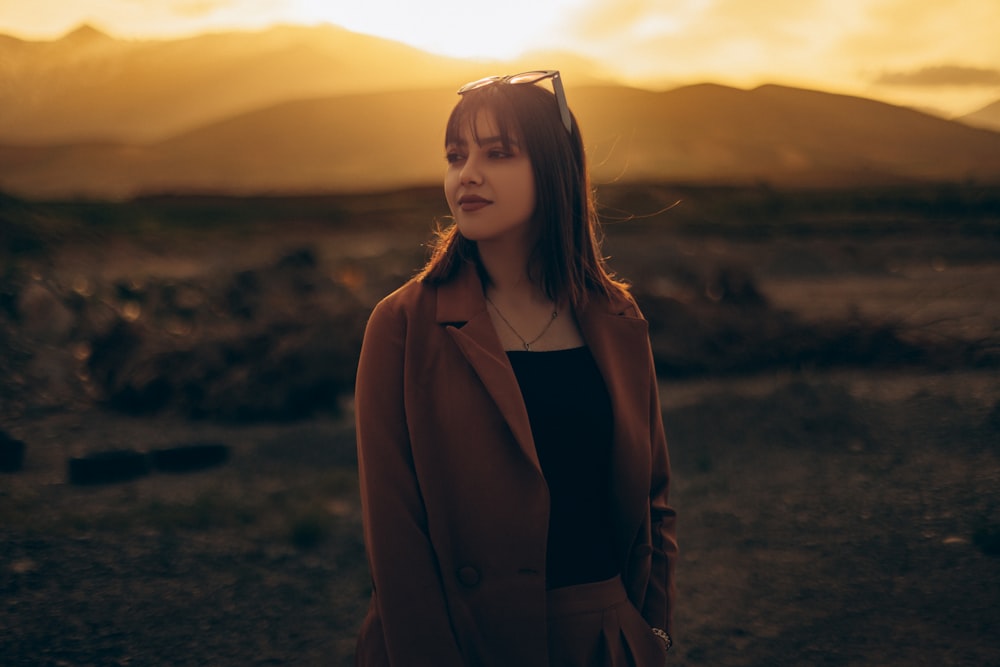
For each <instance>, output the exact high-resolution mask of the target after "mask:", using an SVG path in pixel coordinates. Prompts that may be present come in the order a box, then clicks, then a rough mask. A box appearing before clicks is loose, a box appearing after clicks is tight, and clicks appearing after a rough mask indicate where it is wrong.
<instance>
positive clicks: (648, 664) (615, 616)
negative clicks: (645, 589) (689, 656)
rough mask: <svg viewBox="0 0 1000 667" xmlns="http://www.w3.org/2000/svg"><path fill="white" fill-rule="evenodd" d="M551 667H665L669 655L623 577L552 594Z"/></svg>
mask: <svg viewBox="0 0 1000 667" xmlns="http://www.w3.org/2000/svg"><path fill="white" fill-rule="evenodd" d="M547 603H548V606H547V609H548V631H549V632H548V635H549V665H551V667H663V665H664V664H665V663H666V657H667V656H666V649H665V648H664V646H663V642H662V641H661V640H660V639H659V637H657V636H656V635H654V634H653V632H652V631H651V630H650V627H649V625H648V624H647V623H646V620H645V619H644V618H643V617H642V614H640V613H639V611H638V610H637V609H636V608H635V606H634V605H633V604H632V603H631V602H630V601H629V599H628V596H627V595H626V594H625V588H624V587H623V586H622V581H621V578H620V577H614V578H612V579H608V580H607V581H598V582H594V583H592V584H580V585H578V586H566V587H565V588H556V589H553V590H551V591H549V592H548V599H547Z"/></svg>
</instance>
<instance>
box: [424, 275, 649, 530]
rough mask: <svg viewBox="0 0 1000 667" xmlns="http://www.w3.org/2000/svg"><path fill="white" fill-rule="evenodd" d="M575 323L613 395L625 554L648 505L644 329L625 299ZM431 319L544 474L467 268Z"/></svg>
mask: <svg viewBox="0 0 1000 667" xmlns="http://www.w3.org/2000/svg"><path fill="white" fill-rule="evenodd" d="M575 315H576V318H577V322H578V324H579V325H580V330H581V333H582V334H583V338H584V340H585V341H586V344H587V346H588V347H589V348H590V351H591V354H592V355H593V356H594V360H595V361H596V362H597V366H598V368H599V369H600V371H601V375H602V376H603V378H604V381H605V383H606V384H607V388H608V393H609V394H610V395H611V404H612V410H613V412H614V420H615V423H614V447H613V452H614V454H613V461H614V465H613V468H614V479H613V480H612V487H613V493H614V499H615V503H616V506H617V507H616V509H617V511H618V512H617V514H618V516H619V517H620V521H619V522H618V524H619V526H620V530H621V533H620V534H619V535H618V541H617V544H618V546H619V547H621V548H622V549H625V550H627V549H628V548H629V546H630V545H631V544H632V542H633V540H634V539H635V535H636V530H637V529H638V527H639V525H640V524H641V522H642V518H643V516H644V512H645V509H646V506H647V504H648V489H649V483H648V482H649V475H650V455H649V438H650V435H649V428H650V423H649V404H650V395H649V391H650V384H649V377H650V374H651V369H650V363H651V361H650V357H649V353H648V349H649V343H648V335H649V329H648V325H647V323H646V320H644V319H643V318H642V317H641V316H640V315H639V312H638V310H637V309H636V307H635V305H634V304H633V303H632V302H630V301H628V300H627V299H624V298H613V299H604V298H602V297H598V296H592V298H591V300H590V301H589V302H588V304H587V306H586V307H584V308H582V309H580V310H579V311H577V312H576V313H575ZM436 317H437V321H438V323H439V324H441V325H442V326H445V327H446V328H447V332H448V334H449V335H450V336H451V337H452V339H453V340H454V341H455V344H456V345H457V346H458V349H459V350H460V351H461V353H462V355H463V356H464V357H465V359H466V360H467V361H468V362H469V364H470V365H471V366H472V368H473V369H474V370H475V372H476V374H477V375H478V376H479V379H480V380H481V381H482V383H483V385H484V386H485V387H486V390H487V392H489V394H490V396H491V397H492V399H493V401H494V402H495V403H496V405H497V407H498V408H499V410H500V412H501V414H502V415H503V417H504V419H505V420H506V422H507V424H508V425H509V427H510V430H511V432H512V433H513V434H514V438H515V439H516V440H517V443H518V445H519V446H520V448H521V450H522V451H523V452H524V455H525V456H526V457H527V458H528V459H529V460H530V461H531V462H532V463H533V464H534V465H535V467H536V468H538V469H539V471H541V466H540V464H539V462H538V453H537V452H536V450H535V442H534V438H532V435H531V422H530V421H529V419H528V412H527V409H526V408H525V406H524V400H523V399H522V397H521V390H520V387H519V386H518V383H517V377H516V376H515V375H514V370H513V368H512V367H511V365H510V361H509V359H508V358H507V353H506V352H505V351H504V349H503V345H502V344H501V343H500V338H499V336H497V333H496V330H495V329H494V328H493V323H492V321H491V319H490V316H489V313H488V312H487V310H486V299H485V297H484V296H483V287H482V283H481V281H480V280H479V276H478V275H477V273H476V270H475V268H474V267H473V266H472V265H468V266H466V267H464V269H463V270H462V271H461V272H460V273H459V275H458V276H456V278H455V279H453V280H451V281H449V282H447V283H445V284H443V285H441V286H440V287H439V289H438V298H437V313H436Z"/></svg>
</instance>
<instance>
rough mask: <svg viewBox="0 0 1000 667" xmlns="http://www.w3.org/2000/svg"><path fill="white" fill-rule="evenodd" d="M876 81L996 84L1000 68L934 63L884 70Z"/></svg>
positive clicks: (928, 84) (926, 84)
mask: <svg viewBox="0 0 1000 667" xmlns="http://www.w3.org/2000/svg"><path fill="white" fill-rule="evenodd" d="M875 83H877V84H881V85H886V86H924V87H938V86H996V85H1000V69H991V68H985V67H967V66H964V65H933V66H930V67H922V68H920V69H917V70H911V71H903V72H899V71H897V72H883V73H882V74H881V75H880V76H879V77H878V78H877V79H876V80H875Z"/></svg>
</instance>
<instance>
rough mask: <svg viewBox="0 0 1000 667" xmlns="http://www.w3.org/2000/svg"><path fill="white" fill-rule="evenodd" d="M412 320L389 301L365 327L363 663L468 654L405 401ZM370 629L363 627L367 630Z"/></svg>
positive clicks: (359, 411)
mask: <svg viewBox="0 0 1000 667" xmlns="http://www.w3.org/2000/svg"><path fill="white" fill-rule="evenodd" d="M406 335H407V322H406V319H405V316H404V314H403V313H402V312H400V311H399V309H397V308H394V307H393V306H392V304H390V303H387V302H386V301H383V302H382V303H380V304H379V305H378V306H376V308H375V310H374V311H373V312H372V316H371V318H370V319H369V321H368V326H367V328H366V330H365V336H364V342H363V344H362V347H361V357H360V361H359V365H358V376H357V383H356V387H355V418H356V430H357V445H358V471H359V475H360V486H361V508H362V515H363V519H364V536H365V548H366V550H367V554H368V563H369V568H370V570H371V575H372V585H373V605H372V609H371V610H370V611H369V617H370V618H369V621H371V620H372V619H371V615H372V614H375V615H377V622H376V623H369V622H368V621H366V623H365V628H368V629H369V630H370V629H371V628H372V627H376V628H380V629H381V635H382V637H381V642H384V646H372V644H379V643H380V640H379V638H378V637H367V638H366V637H364V636H362V637H361V638H360V639H359V646H358V651H359V655H358V657H359V661H358V662H359V664H369V663H374V664H381V663H382V662H383V661H384V660H385V659H386V658H384V657H380V658H372V659H370V660H366V659H365V655H366V653H365V652H366V651H367V650H368V649H369V648H370V649H371V654H370V655H373V656H388V662H389V664H392V665H404V664H405V665H436V666H443V667H448V666H451V665H454V666H456V667H458V666H460V665H462V658H461V655H460V652H459V649H458V645H457V643H456V640H455V636H454V632H453V631H452V627H451V621H450V617H449V613H448V607H447V603H446V600H445V595H444V589H443V585H442V579H441V574H440V571H439V567H438V562H437V558H436V556H435V553H434V549H433V547H432V545H431V542H430V538H429V535H428V529H427V514H426V511H425V508H424V503H423V499H422V497H421V491H420V484H419V480H418V479H417V475H416V471H415V467H414V462H413V455H412V452H411V448H410V439H409V429H408V427H407V416H406V408H405V401H404V373H405V367H406V364H405V354H406V353H405V350H406V345H405V341H406ZM364 632H365V629H363V630H362V634H363V635H364Z"/></svg>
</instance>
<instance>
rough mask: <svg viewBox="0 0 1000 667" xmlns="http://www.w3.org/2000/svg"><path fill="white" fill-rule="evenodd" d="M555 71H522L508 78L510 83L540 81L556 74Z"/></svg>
mask: <svg viewBox="0 0 1000 667" xmlns="http://www.w3.org/2000/svg"><path fill="white" fill-rule="evenodd" d="M555 74H556V73H555V72H546V71H543V70H539V71H537V72H521V73H520V74H515V75H514V76H512V77H510V78H508V79H507V82H508V83H538V82H539V81H541V80H542V79H547V78H549V77H550V76H555Z"/></svg>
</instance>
